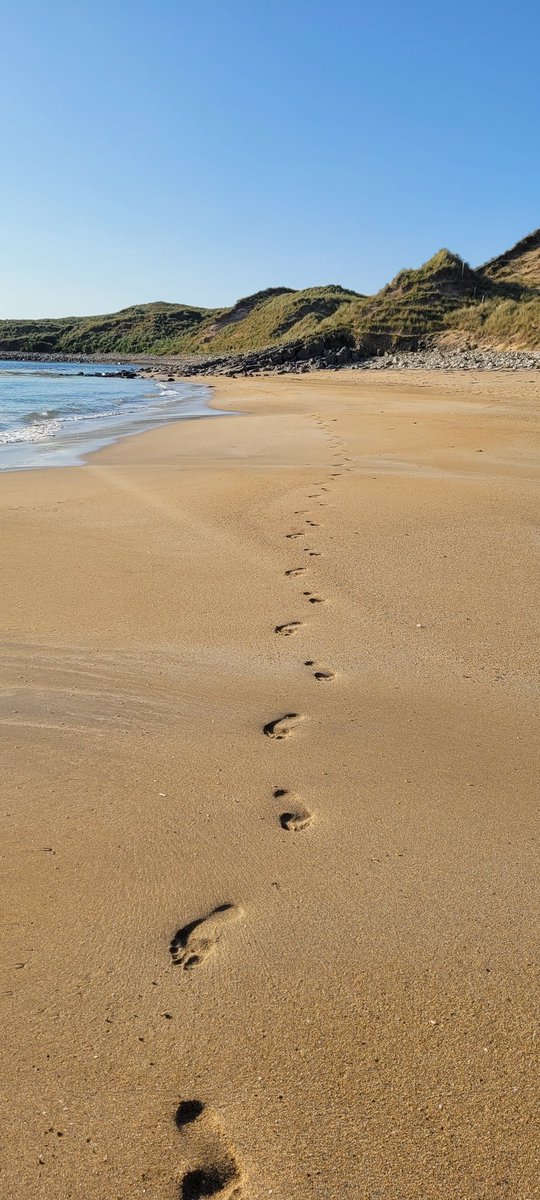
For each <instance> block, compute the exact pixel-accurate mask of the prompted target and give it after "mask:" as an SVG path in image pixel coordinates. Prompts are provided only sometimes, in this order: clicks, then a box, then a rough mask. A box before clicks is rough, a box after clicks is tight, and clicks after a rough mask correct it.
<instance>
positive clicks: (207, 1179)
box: [180, 1154, 241, 1200]
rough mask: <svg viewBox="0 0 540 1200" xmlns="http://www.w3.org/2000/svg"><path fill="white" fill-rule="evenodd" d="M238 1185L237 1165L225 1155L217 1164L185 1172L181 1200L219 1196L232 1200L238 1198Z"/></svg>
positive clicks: (239, 1177)
mask: <svg viewBox="0 0 540 1200" xmlns="http://www.w3.org/2000/svg"><path fill="white" fill-rule="evenodd" d="M240 1183H241V1174H240V1171H239V1168H238V1164H237V1163H236V1161H235V1159H234V1158H232V1157H231V1156H230V1155H228V1154H226V1155H224V1156H223V1157H222V1158H221V1160H220V1162H218V1163H211V1164H209V1165H205V1166H204V1167H196V1168H195V1170H194V1171H186V1174H185V1175H184V1178H183V1180H182V1190H181V1192H180V1196H181V1200H204V1197H206V1196H221V1197H222V1200H233V1198H236V1197H238V1198H239V1197H240V1194H241V1193H240Z"/></svg>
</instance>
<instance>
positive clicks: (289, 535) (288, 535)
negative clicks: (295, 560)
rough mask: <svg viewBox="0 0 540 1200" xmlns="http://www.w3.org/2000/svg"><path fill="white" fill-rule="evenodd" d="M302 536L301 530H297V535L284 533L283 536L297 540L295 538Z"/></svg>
mask: <svg viewBox="0 0 540 1200" xmlns="http://www.w3.org/2000/svg"><path fill="white" fill-rule="evenodd" d="M303 536H304V535H303V533H302V531H301V530H299V531H298V532H297V533H286V534H285V537H286V538H297V537H303Z"/></svg>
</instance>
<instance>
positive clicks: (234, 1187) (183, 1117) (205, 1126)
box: [174, 1100, 243, 1200]
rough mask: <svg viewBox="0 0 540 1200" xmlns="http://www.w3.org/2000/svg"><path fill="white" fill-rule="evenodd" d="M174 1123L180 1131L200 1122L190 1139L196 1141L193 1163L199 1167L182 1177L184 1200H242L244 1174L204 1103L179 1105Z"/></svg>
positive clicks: (185, 1101) (191, 1102)
mask: <svg viewBox="0 0 540 1200" xmlns="http://www.w3.org/2000/svg"><path fill="white" fill-rule="evenodd" d="M174 1122H175V1125H176V1128H177V1129H179V1130H183V1129H184V1127H185V1126H186V1125H191V1124H193V1123H194V1122H196V1125H195V1128H194V1130H193V1133H192V1134H190V1135H189V1136H190V1138H191V1139H192V1141H193V1150H192V1156H191V1157H192V1161H193V1159H194V1160H195V1162H196V1164H197V1165H196V1166H194V1167H191V1168H190V1170H189V1171H186V1172H185V1174H184V1175H183V1176H182V1180H181V1184H180V1193H179V1195H180V1200H204V1197H206V1196H221V1198H222V1200H240V1196H241V1193H242V1189H241V1184H242V1180H243V1172H242V1170H241V1169H240V1166H239V1164H238V1162H237V1159H236V1156H235V1154H234V1152H233V1150H232V1149H231V1147H230V1146H227V1144H226V1142H225V1138H224V1136H223V1133H222V1131H221V1130H220V1128H219V1126H218V1124H217V1122H216V1121H215V1120H213V1119H212V1117H211V1115H210V1114H208V1113H207V1112H206V1109H205V1106H204V1104H203V1103H202V1102H201V1101H200V1100H183V1101H182V1102H181V1104H179V1105H178V1108H177V1110H176V1113H175V1117H174Z"/></svg>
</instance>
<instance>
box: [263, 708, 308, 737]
mask: <svg viewBox="0 0 540 1200" xmlns="http://www.w3.org/2000/svg"><path fill="white" fill-rule="evenodd" d="M302 720H303V717H302V716H301V715H300V714H299V713H285V715H284V716H283V717H276V719H275V720H274V721H268V724H267V725H264V726H263V733H264V734H266V737H269V738H274V739H275V741H277V742H280V741H282V740H283V738H286V737H289V734H291V733H292V731H293V729H296V726H297V725H299V723H300V721H302Z"/></svg>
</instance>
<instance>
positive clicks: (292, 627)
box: [274, 621, 303, 637]
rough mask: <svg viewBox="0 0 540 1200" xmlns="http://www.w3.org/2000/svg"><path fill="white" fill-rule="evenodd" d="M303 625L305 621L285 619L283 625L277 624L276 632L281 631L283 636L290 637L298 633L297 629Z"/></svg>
mask: <svg viewBox="0 0 540 1200" xmlns="http://www.w3.org/2000/svg"><path fill="white" fill-rule="evenodd" d="M301 625H303V621H285V623H284V624H283V625H276V627H275V629H274V633H281V634H282V635H283V637H290V636H291V634H293V633H296V630H297V629H299V628H300V626H301Z"/></svg>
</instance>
